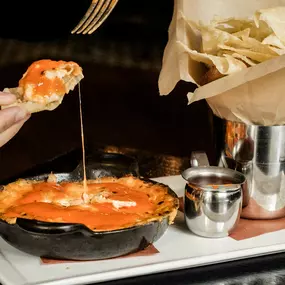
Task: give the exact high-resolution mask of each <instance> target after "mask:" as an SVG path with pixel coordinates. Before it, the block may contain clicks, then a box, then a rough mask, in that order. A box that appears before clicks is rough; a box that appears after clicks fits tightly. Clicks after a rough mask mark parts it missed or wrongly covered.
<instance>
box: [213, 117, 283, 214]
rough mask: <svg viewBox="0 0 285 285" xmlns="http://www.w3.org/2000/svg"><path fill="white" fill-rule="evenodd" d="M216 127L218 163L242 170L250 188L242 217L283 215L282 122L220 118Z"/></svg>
mask: <svg viewBox="0 0 285 285" xmlns="http://www.w3.org/2000/svg"><path fill="white" fill-rule="evenodd" d="M221 123H222V128H221V129H220V130H217V132H216V134H215V135H216V137H217V142H222V143H217V144H216V151H217V158H218V162H217V164H218V166H223V167H228V168H231V169H235V170H238V171H240V172H242V173H243V174H245V176H246V178H247V184H248V188H249V197H248V201H247V202H246V203H244V208H243V211H242V215H241V216H242V217H244V218H250V219H275V218H281V217H285V177H284V170H285V126H268V127H265V126H256V125H246V124H243V123H236V122H231V121H222V122H221Z"/></svg>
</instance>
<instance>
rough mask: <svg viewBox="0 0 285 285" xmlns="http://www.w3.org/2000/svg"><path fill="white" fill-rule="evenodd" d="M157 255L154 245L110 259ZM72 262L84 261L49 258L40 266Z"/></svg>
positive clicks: (42, 260) (42, 259) (44, 259)
mask: <svg viewBox="0 0 285 285" xmlns="http://www.w3.org/2000/svg"><path fill="white" fill-rule="evenodd" d="M157 253H159V251H158V250H157V249H156V248H155V246H154V245H150V246H148V247H147V248H145V249H143V250H141V251H138V252H135V253H131V254H128V255H124V256H120V257H116V258H112V259H120V258H128V257H137V256H151V255H154V254H157ZM90 261H96V260H90ZM97 261H102V260H97ZM72 262H86V261H73V260H60V259H49V258H44V257H42V258H41V263H42V264H59V263H72Z"/></svg>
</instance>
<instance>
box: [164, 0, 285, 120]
mask: <svg viewBox="0 0 285 285" xmlns="http://www.w3.org/2000/svg"><path fill="white" fill-rule="evenodd" d="M277 6H285V0H226V1H225V0H175V6H174V13H173V18H172V22H171V24H170V27H169V40H168V43H167V46H166V48H165V51H164V56H163V64H162V69H161V73H160V77H159V91H160V94H161V95H167V94H169V93H170V92H171V91H172V90H173V89H174V87H175V85H176V84H177V83H178V81H180V80H183V81H187V82H192V83H195V84H197V82H198V80H199V78H201V76H202V75H203V74H204V73H205V67H204V65H203V64H201V63H199V62H197V61H194V60H192V59H191V58H190V57H189V54H188V53H187V52H186V51H185V49H183V48H181V43H182V44H184V45H186V46H188V47H190V48H191V49H196V46H197V45H198V44H199V38H198V35H197V34H196V33H195V32H194V31H192V30H189V26H188V25H187V21H186V20H189V19H190V20H192V21H194V22H199V21H202V22H203V23H205V24H208V23H209V22H210V21H211V20H212V19H213V18H214V17H215V16H219V17H221V18H230V17H236V18H247V17H252V16H253V15H254V13H255V11H257V10H259V9H264V8H271V7H277ZM282 25H284V35H285V19H284V23H283V24H282ZM197 85H198V84H197ZM187 96H188V99H189V103H190V104H191V103H193V102H195V101H198V100H201V99H206V100H207V102H208V104H209V106H210V107H211V109H212V110H213V112H214V114H216V115H217V116H218V117H220V118H224V119H227V120H232V121H238V122H244V123H247V124H257V125H283V124H285V55H281V56H278V57H275V58H273V59H270V60H267V61H264V62H262V63H259V64H257V65H255V66H252V67H249V68H247V69H244V70H242V71H239V72H236V73H234V74H231V75H228V76H225V77H223V78H221V79H218V80H216V81H213V82H211V83H208V84H206V85H204V86H202V87H199V88H197V89H196V90H195V92H194V93H188V95H187Z"/></svg>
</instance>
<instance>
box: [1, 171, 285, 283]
mask: <svg viewBox="0 0 285 285" xmlns="http://www.w3.org/2000/svg"><path fill="white" fill-rule="evenodd" d="M155 180H156V181H159V182H162V183H164V184H168V185H169V186H170V187H171V188H172V189H173V190H174V191H176V193H177V194H178V195H179V196H182V195H183V188H184V185H185V184H184V181H183V179H182V178H181V177H180V176H170V177H162V178H157V179H155ZM155 247H156V248H157V249H158V250H159V252H160V253H158V254H155V255H151V256H137V257H129V258H123V259H113V260H104V261H91V262H90V261H89V262H74V263H62V264H52V265H47V264H41V262H40V259H39V258H38V257H34V256H31V255H28V254H25V253H23V252H21V251H18V250H17V249H15V248H13V247H12V246H10V245H8V244H7V243H6V242H5V241H4V240H2V239H0V250H1V254H0V282H1V283H2V285H39V284H42V285H43V284H44V285H74V284H91V283H99V282H104V281H110V280H114V279H121V278H126V277H133V276H139V275H146V274H152V273H159V272H166V271H170V270H177V269H183V268H190V267H197V266H203V265H209V264H213V263H219V262H225V261H229V260H236V259H242V258H249V257H253V256H260V255H265V254H272V253H276V252H281V251H284V250H285V231H284V230H281V231H278V232H274V233H269V234H264V235H261V236H258V237H255V238H251V239H246V240H243V241H236V240H234V239H232V238H222V239H206V238H201V237H198V236H195V235H193V234H192V233H191V232H189V231H188V230H187V228H186V227H185V224H184V220H183V214H181V213H180V212H179V214H178V216H177V219H176V223H175V224H174V225H172V226H170V228H169V229H168V231H167V232H166V234H165V235H164V236H163V237H162V238H161V239H160V240H159V241H158V242H156V243H155Z"/></svg>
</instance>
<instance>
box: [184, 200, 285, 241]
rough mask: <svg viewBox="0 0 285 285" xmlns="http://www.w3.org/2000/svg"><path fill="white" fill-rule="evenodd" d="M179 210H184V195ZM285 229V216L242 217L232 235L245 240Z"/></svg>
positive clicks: (236, 238) (234, 237)
mask: <svg viewBox="0 0 285 285" xmlns="http://www.w3.org/2000/svg"><path fill="white" fill-rule="evenodd" d="M179 202H180V205H179V210H180V211H181V212H184V203H183V197H180V198H179ZM283 229H285V218H282V219H274V220H250V219H244V218H241V219H240V221H239V223H238V226H237V228H236V229H235V230H234V232H233V233H232V234H231V235H230V237H231V238H233V239H235V240H244V239H248V238H253V237H256V236H260V235H263V234H267V233H271V232H276V231H279V230H283Z"/></svg>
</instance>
